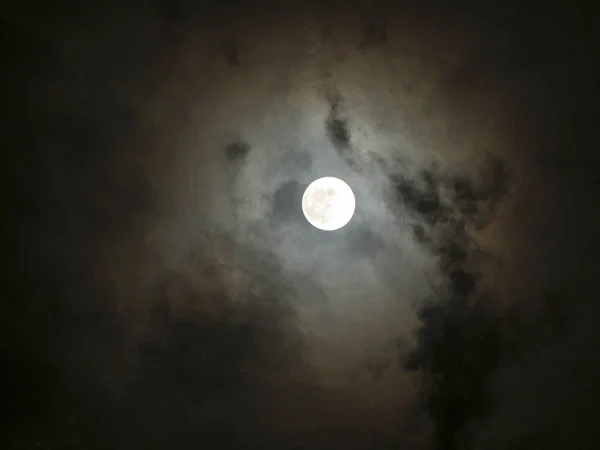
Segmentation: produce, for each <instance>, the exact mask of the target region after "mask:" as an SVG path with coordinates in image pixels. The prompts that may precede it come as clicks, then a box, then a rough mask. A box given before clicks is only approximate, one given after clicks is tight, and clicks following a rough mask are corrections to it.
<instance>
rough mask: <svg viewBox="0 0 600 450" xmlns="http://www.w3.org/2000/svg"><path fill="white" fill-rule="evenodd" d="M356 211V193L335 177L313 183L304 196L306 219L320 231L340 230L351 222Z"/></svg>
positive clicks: (303, 206) (303, 210) (303, 204)
mask: <svg viewBox="0 0 600 450" xmlns="http://www.w3.org/2000/svg"><path fill="white" fill-rule="evenodd" d="M355 209H356V199H355V197H354V192H352V189H351V188H350V186H348V184H347V183H346V182H344V181H342V180H340V179H339V178H335V177H323V178H319V179H317V180H315V181H313V182H312V183H311V184H309V185H308V187H307V188H306V191H304V195H303V196H302V212H303V213H304V217H306V220H308V222H309V223H310V224H311V225H312V226H313V227H315V228H318V229H319V230H324V231H334V230H339V229H340V228H342V227H343V226H345V225H346V224H348V222H350V219H352V216H353V215H354V210H355Z"/></svg>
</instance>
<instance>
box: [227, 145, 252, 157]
mask: <svg viewBox="0 0 600 450" xmlns="http://www.w3.org/2000/svg"><path fill="white" fill-rule="evenodd" d="M249 152H250V144H248V143H247V142H244V141H240V142H232V143H230V144H227V145H226V146H225V156H226V157H227V160H228V161H230V162H238V161H243V160H244V159H245V158H246V156H247V155H248V153H249Z"/></svg>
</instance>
